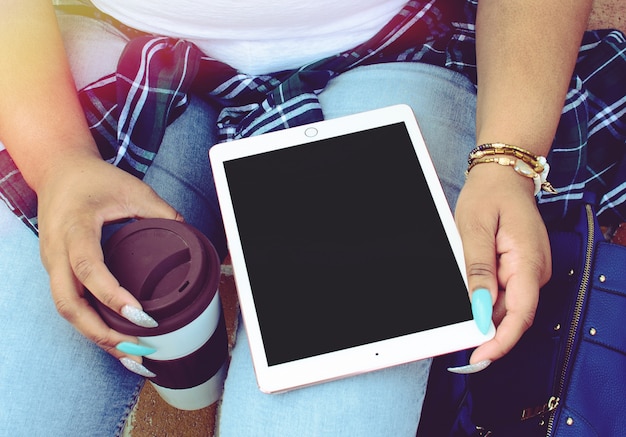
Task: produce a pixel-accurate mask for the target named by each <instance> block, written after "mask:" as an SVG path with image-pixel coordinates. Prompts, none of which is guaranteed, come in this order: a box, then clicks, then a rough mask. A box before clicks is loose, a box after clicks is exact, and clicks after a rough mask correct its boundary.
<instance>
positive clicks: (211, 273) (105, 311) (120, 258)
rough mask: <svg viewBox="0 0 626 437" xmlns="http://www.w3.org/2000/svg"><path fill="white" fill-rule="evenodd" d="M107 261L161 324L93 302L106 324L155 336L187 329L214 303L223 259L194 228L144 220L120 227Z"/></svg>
mask: <svg viewBox="0 0 626 437" xmlns="http://www.w3.org/2000/svg"><path fill="white" fill-rule="evenodd" d="M104 259H105V263H106V265H107V266H108V268H109V270H110V271H111V273H113V275H114V276H115V277H116V278H117V280H118V281H119V282H120V284H121V285H122V287H124V288H125V289H127V290H128V291H129V292H130V293H132V294H133V295H134V296H135V297H136V298H137V300H139V302H141V305H142V307H143V310H144V311H145V312H146V313H148V314H149V315H150V316H151V317H152V318H154V319H155V320H156V321H157V322H158V323H159V326H158V327H156V328H143V327H140V326H137V325H135V324H134V323H132V322H130V321H128V320H126V319H125V318H123V317H122V316H120V315H118V314H117V313H115V312H114V311H112V310H111V309H110V308H108V307H107V306H105V305H104V304H102V303H101V302H100V301H98V300H97V299H94V305H95V307H96V309H97V310H98V312H99V313H100V316H101V317H102V318H103V320H104V321H105V322H106V323H107V324H108V325H109V326H110V327H111V328H113V329H115V330H116V331H119V332H121V333H124V334H128V335H136V336H154V335H161V334H166V333H168V332H172V331H175V330H177V329H179V328H182V327H183V326H185V325H186V324H188V323H189V322H191V321H193V320H194V319H195V318H196V317H198V316H199V315H200V314H201V313H202V312H203V311H204V310H205V309H206V308H207V306H208V305H209V304H210V303H211V301H212V300H213V297H214V296H215V293H216V292H217V288H218V284H219V278H220V260H219V257H218V255H217V252H216V250H215V248H214V247H213V245H212V244H211V242H210V241H209V240H208V239H207V238H206V237H205V236H204V235H203V234H202V233H200V232H199V231H198V230H196V229H195V228H194V227H192V226H190V225H188V224H185V223H181V222H177V221H175V220H167V219H143V220H138V221H135V222H132V223H130V224H128V225H126V226H124V227H122V228H121V229H119V230H118V231H117V232H116V233H115V234H113V235H112V236H111V238H110V239H109V240H108V241H107V243H106V244H105V246H104Z"/></svg>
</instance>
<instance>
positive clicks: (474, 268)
mask: <svg viewBox="0 0 626 437" xmlns="http://www.w3.org/2000/svg"><path fill="white" fill-rule="evenodd" d="M495 274H496V273H495V272H494V270H493V267H492V265H491V264H487V263H472V264H470V265H469V266H468V267H467V275H468V276H469V277H479V278H486V277H493V276H495Z"/></svg>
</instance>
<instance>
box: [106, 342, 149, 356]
mask: <svg viewBox="0 0 626 437" xmlns="http://www.w3.org/2000/svg"><path fill="white" fill-rule="evenodd" d="M115 349H117V350H118V351H120V352H124V353H125V354H129V355H137V356H139V357H143V356H144V355H150V354H153V353H155V352H156V349H154V348H151V347H148V346H143V345H140V344H136V343H131V342H129V341H123V342H121V343H119V344H118V345H117V346H115Z"/></svg>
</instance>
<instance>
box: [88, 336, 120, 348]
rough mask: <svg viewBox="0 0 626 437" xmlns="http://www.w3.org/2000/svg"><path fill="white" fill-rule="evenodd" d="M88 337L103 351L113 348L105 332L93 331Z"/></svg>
mask: <svg viewBox="0 0 626 437" xmlns="http://www.w3.org/2000/svg"><path fill="white" fill-rule="evenodd" d="M89 339H90V340H91V341H92V342H93V343H95V344H96V346H98V347H99V348H101V349H103V350H104V351H105V352H111V351H112V350H113V349H114V345H113V344H112V339H111V337H110V336H109V335H107V334H102V333H94V334H92V335H91V336H90V337H89Z"/></svg>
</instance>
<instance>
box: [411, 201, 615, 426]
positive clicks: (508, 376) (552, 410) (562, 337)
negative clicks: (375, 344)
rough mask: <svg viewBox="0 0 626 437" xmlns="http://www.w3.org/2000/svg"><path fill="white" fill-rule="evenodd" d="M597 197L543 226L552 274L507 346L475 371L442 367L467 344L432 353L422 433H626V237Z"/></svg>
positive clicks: (462, 360) (461, 357)
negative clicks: (608, 228)
mask: <svg viewBox="0 0 626 437" xmlns="http://www.w3.org/2000/svg"><path fill="white" fill-rule="evenodd" d="M593 205H594V204H593V202H585V203H584V204H583V205H581V206H580V208H578V209H577V210H575V211H572V213H571V214H570V215H569V216H568V217H567V218H566V220H564V221H562V222H559V223H558V224H556V225H554V226H551V227H550V228H549V229H548V231H549V235H550V244H551V248H552V258H553V261H552V263H553V273H552V278H551V279H550V281H549V282H548V283H547V284H546V285H545V286H544V287H543V288H542V289H541V294H540V300H539V305H538V308H537V314H536V316H535V320H534V323H533V326H532V327H531V328H530V329H529V330H528V331H527V332H526V333H525V334H524V336H523V337H522V339H521V340H520V341H519V343H518V344H517V345H516V346H515V348H514V349H513V350H512V351H511V352H510V353H509V354H507V355H506V356H505V357H503V358H502V359H500V360H498V361H496V362H494V363H492V365H491V366H489V367H488V368H487V369H485V370H484V371H482V372H479V373H477V374H473V375H455V374H451V373H450V372H448V371H447V370H446V368H447V367H449V366H458V365H464V364H467V362H468V359H469V355H470V352H471V351H461V352H458V353H454V354H450V355H445V356H441V357H437V358H435V360H434V362H433V367H432V370H431V375H430V381H429V385H428V391H427V394H426V399H425V403H424V408H423V410H422V419H421V422H420V425H419V430H418V436H420V437H422V436H426V437H431V436H432V437H443V436H451V437H467V436H472V437H478V436H491V437H501V436H502V437H518V436H519V437H522V436H523V437H533V436H548V437H570V436H571V437H586V436H603V437H613V436H626V247H624V246H621V245H618V244H613V243H610V242H608V241H606V240H605V238H604V237H603V234H602V232H601V229H600V226H599V224H598V221H597V219H596V215H595V211H594V206H593Z"/></svg>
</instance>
